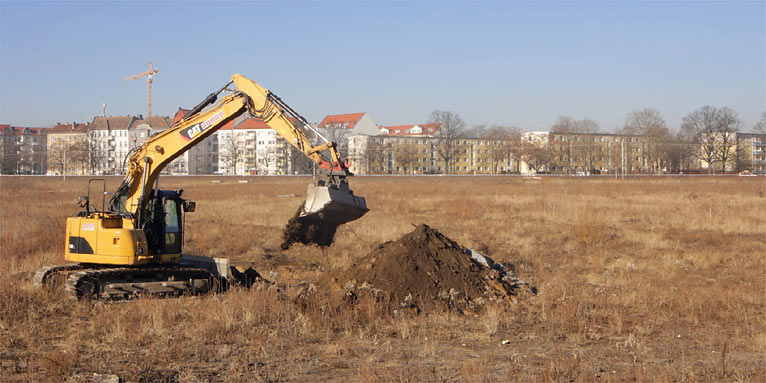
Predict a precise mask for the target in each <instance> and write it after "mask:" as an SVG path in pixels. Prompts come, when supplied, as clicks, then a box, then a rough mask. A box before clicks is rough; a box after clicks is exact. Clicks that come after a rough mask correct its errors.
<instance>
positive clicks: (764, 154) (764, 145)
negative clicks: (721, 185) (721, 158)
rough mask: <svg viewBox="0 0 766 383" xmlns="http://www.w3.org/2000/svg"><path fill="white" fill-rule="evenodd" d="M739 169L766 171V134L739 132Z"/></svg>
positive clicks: (756, 171)
mask: <svg viewBox="0 0 766 383" xmlns="http://www.w3.org/2000/svg"><path fill="white" fill-rule="evenodd" d="M736 163H737V170H739V171H743V170H749V171H751V172H753V173H759V174H764V173H766V134H764V133H738V134H737V156H736Z"/></svg>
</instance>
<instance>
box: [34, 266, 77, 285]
mask: <svg viewBox="0 0 766 383" xmlns="http://www.w3.org/2000/svg"><path fill="white" fill-rule="evenodd" d="M83 267H84V266H83V265H81V264H79V263H73V264H71V265H56V266H43V267H42V268H40V269H39V270H37V272H35V276H34V277H32V281H33V282H34V286H35V287H38V288H41V287H43V286H46V285H47V284H48V281H49V280H50V278H51V277H52V276H54V275H56V274H58V273H60V272H62V271H74V270H80V269H82V268H83Z"/></svg>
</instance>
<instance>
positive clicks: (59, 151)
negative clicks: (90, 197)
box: [46, 122, 89, 175]
mask: <svg viewBox="0 0 766 383" xmlns="http://www.w3.org/2000/svg"><path fill="white" fill-rule="evenodd" d="M88 128H89V124H88V123H77V122H73V123H71V124H56V126H54V127H53V128H51V129H49V130H48V136H47V157H48V169H47V172H46V174H49V175H85V174H89V172H88V158H87V146H88Z"/></svg>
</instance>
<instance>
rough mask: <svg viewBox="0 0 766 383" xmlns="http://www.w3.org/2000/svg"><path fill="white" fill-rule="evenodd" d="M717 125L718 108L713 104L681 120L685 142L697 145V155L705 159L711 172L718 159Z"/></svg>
mask: <svg viewBox="0 0 766 383" xmlns="http://www.w3.org/2000/svg"><path fill="white" fill-rule="evenodd" d="M717 125H718V109H716V108H714V107H711V106H703V107H702V108H699V109H697V110H695V111H694V112H691V113H689V114H687V115H686V116H685V117H684V118H683V120H681V134H682V136H681V137H682V138H683V140H684V142H685V143H688V144H693V145H696V146H697V148H696V149H695V150H694V154H695V156H696V157H698V158H699V159H701V160H702V161H705V162H706V163H707V164H708V167H709V169H710V171H711V172H712V171H713V163H714V161H715V159H716V157H715V151H716V137H715V133H716V126H717Z"/></svg>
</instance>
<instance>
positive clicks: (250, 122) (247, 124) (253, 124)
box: [234, 118, 271, 129]
mask: <svg viewBox="0 0 766 383" xmlns="http://www.w3.org/2000/svg"><path fill="white" fill-rule="evenodd" d="M234 129H271V127H269V126H268V125H267V124H266V123H265V122H263V120H261V119H260V118H248V119H247V120H245V121H242V123H240V124H239V125H237V126H235V127H234Z"/></svg>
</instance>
